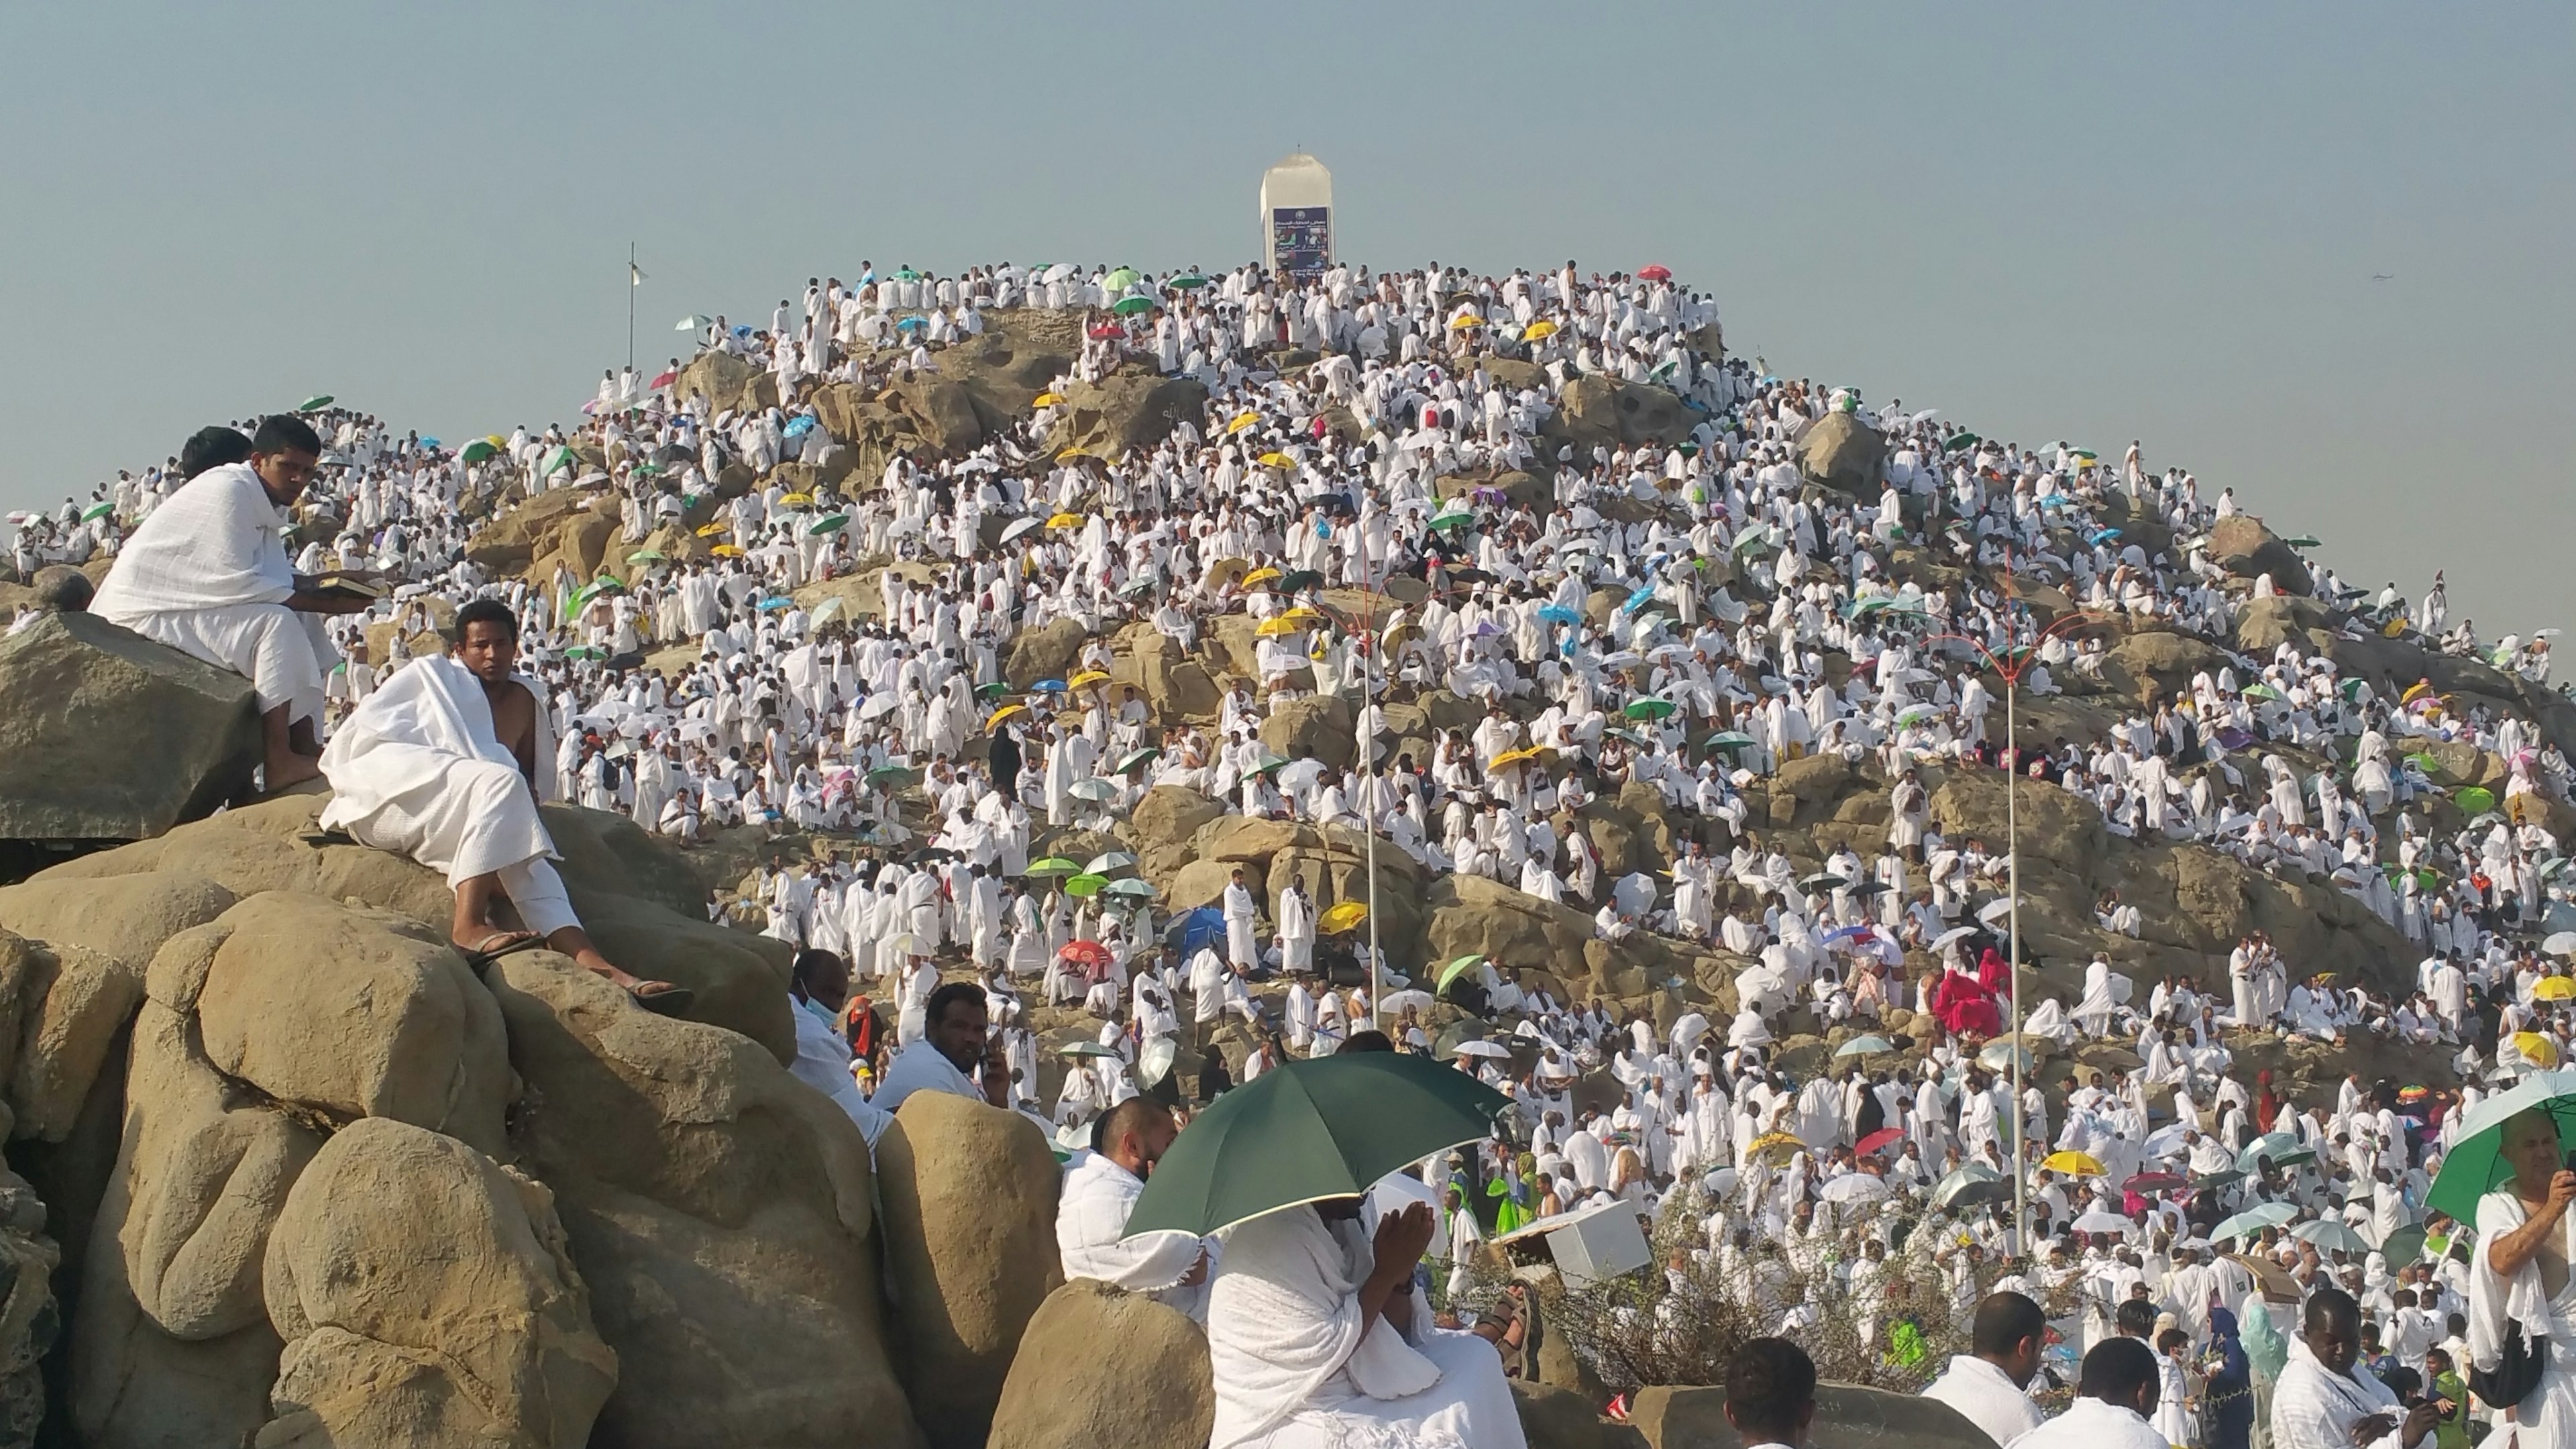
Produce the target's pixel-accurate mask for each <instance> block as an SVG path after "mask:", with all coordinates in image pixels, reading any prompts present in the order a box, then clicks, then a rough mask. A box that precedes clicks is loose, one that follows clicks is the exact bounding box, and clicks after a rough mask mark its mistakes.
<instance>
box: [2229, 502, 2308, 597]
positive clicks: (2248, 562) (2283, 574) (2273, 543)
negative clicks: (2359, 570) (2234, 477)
mask: <svg viewBox="0 0 2576 1449" xmlns="http://www.w3.org/2000/svg"><path fill="white" fill-rule="evenodd" d="M2209 557H2210V559H2211V560H2212V561H2213V562H2215V563H2216V564H2217V565H2218V566H2219V567H2220V568H2223V569H2225V570H2227V571H2228V572H2229V573H2231V574H2234V575H2236V576H2237V577H2238V578H2240V579H2250V578H2253V577H2255V576H2256V575H2258V574H2270V575H2271V576H2272V582H2273V584H2274V585H2275V586H2277V587H2278V588H2279V589H2280V590H2281V591H2282V592H2284V593H2290V594H2308V593H2313V592H2315V589H2316V585H2315V584H2314V582H2313V581H2312V580H2310V579H2309V577H2308V566H2307V564H2306V562H2305V561H2303V560H2302V559H2300V557H2299V555H2298V551H2297V550H2295V549H2293V548H2291V547H2290V546H2289V545H2288V544H2286V543H2283V542H2282V541H2281V539H2280V537H2279V536H2278V535H2277V534H2275V533H2273V532H2272V530H2270V529H2269V528H2266V527H2264V526H2263V520H2261V519H2259V518H2256V517H2255V516H2254V515H2252V514H2250V513H2238V514H2232V515H2230V516H2228V517H2226V518H2222V519H2220V520H2218V523H2217V525H2216V526H2214V527H2212V528H2211V529H2210V530H2209Z"/></svg>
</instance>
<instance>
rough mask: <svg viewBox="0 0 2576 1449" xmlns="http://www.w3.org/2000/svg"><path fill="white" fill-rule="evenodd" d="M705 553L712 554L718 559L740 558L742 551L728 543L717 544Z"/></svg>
mask: <svg viewBox="0 0 2576 1449" xmlns="http://www.w3.org/2000/svg"><path fill="white" fill-rule="evenodd" d="M707 552H709V553H711V554H714V555H715V556H716V557H718V558H740V557H742V549H741V548H740V547H739V546H738V545H735V544H730V543H720V544H717V545H716V546H715V547H713V548H711V549H708V550H707Z"/></svg>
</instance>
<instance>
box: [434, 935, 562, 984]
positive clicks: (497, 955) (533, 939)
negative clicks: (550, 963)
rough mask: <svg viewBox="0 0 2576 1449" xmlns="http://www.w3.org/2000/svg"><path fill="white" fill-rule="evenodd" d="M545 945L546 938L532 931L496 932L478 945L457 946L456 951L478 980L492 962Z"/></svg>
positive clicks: (489, 967)
mask: <svg viewBox="0 0 2576 1449" xmlns="http://www.w3.org/2000/svg"><path fill="white" fill-rule="evenodd" d="M545 943H546V938H545V937H543V936H540V935H538V934H537V933H536V932H534V931H499V930H496V931H494V932H493V933H492V934H491V935H488V936H486V937H484V938H483V941H482V944H480V945H476V946H459V947H457V948H456V949H457V951H458V952H459V953H460V954H462V955H463V956H464V957H465V964H466V965H468V966H471V967H473V968H474V974H475V976H476V977H477V978H480V977H481V976H482V975H483V973H484V972H486V971H489V970H491V969H492V963H493V962H495V961H498V960H500V959H501V958H502V957H504V956H513V955H516V954H518V953H519V952H521V951H533V950H535V949H537V948H538V947H539V946H542V945H544V944H545Z"/></svg>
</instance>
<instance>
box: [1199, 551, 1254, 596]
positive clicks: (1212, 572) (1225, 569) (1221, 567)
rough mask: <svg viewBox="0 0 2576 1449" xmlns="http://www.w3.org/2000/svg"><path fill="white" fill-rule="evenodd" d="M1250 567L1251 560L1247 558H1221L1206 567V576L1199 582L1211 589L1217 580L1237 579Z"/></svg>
mask: <svg viewBox="0 0 2576 1449" xmlns="http://www.w3.org/2000/svg"><path fill="white" fill-rule="evenodd" d="M1250 567H1252V560H1250V559H1248V558H1221V559H1218V560H1217V561H1216V562H1215V563H1212V564H1209V565H1208V566H1207V575H1206V577H1204V578H1202V579H1201V580H1200V583H1201V584H1202V585H1204V586H1205V587H1207V588H1211V589H1212V588H1215V587H1216V586H1217V581H1218V580H1219V579H1229V578H1239V577H1241V576H1242V574H1243V571H1244V570H1245V569H1248V568H1250Z"/></svg>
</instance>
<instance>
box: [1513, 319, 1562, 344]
mask: <svg viewBox="0 0 2576 1449" xmlns="http://www.w3.org/2000/svg"><path fill="white" fill-rule="evenodd" d="M1555 335H1556V324H1555V323H1553V322H1550V321H1548V320H1547V319H1546V318H1544V317H1541V318H1540V319H1538V320H1537V321H1535V322H1532V323H1531V324H1530V325H1529V326H1528V327H1527V328H1526V329H1524V330H1523V331H1522V333H1521V336H1522V337H1523V338H1525V339H1527V340H1528V341H1531V342H1536V341H1538V340H1539V339H1540V338H1543V337H1554V336H1555Z"/></svg>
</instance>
